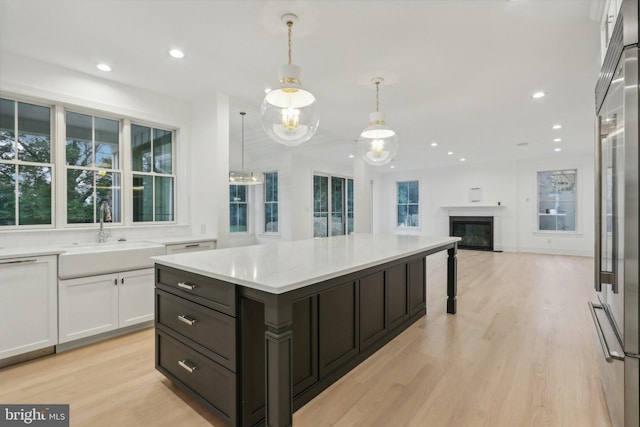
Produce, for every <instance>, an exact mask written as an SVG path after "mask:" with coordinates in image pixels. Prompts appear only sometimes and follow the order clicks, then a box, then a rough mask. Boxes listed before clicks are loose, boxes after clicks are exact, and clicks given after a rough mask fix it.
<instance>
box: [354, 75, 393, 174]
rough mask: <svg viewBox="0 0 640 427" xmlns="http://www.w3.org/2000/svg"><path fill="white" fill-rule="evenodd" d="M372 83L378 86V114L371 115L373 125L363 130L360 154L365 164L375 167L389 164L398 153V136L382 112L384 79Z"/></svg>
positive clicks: (359, 140)
mask: <svg viewBox="0 0 640 427" xmlns="http://www.w3.org/2000/svg"><path fill="white" fill-rule="evenodd" d="M371 81H372V82H373V83H374V84H375V85H376V112H375V113H371V114H370V115H369V119H370V120H371V125H369V127H367V128H365V129H363V130H362V132H361V133H360V138H359V139H358V153H359V154H360V156H362V158H363V159H364V161H365V162H367V163H369V164H370V165H373V166H380V165H385V164H387V163H389V162H390V161H391V160H393V158H394V157H395V156H396V154H397V153H398V147H399V144H398V135H397V134H396V132H395V131H394V130H393V129H391V128H390V127H389V126H387V125H385V122H384V113H381V112H380V83H382V82H383V81H384V79H383V78H382V77H375V78H373V79H371Z"/></svg>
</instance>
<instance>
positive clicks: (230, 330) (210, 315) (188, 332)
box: [156, 289, 236, 371]
mask: <svg viewBox="0 0 640 427" xmlns="http://www.w3.org/2000/svg"><path fill="white" fill-rule="evenodd" d="M156 319H157V321H158V323H160V324H162V325H164V326H167V327H168V328H170V329H172V330H173V331H176V332H178V333H180V334H182V335H183V336H185V337H186V338H188V339H190V340H192V341H194V342H195V343H196V344H199V345H201V346H203V347H205V348H207V349H208V350H211V351H212V352H213V353H214V354H213V355H212V356H213V357H212V359H213V360H215V361H216V362H218V363H220V364H221V365H223V366H225V367H227V368H229V369H231V370H232V371H235V370H236V319H235V318H234V317H231V316H228V315H226V314H223V313H220V312H217V311H215V310H212V309H210V308H207V307H204V306H202V305H200V304H196V303H194V302H191V301H189V300H186V299H184V298H180V297H178V296H175V295H172V294H170V293H168V292H164V291H162V290H159V289H156Z"/></svg>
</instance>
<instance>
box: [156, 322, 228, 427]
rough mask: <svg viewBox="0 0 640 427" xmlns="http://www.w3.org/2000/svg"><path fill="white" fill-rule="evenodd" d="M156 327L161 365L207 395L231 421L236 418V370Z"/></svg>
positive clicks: (163, 368)
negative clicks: (220, 363) (218, 362)
mask: <svg viewBox="0 0 640 427" xmlns="http://www.w3.org/2000/svg"><path fill="white" fill-rule="evenodd" d="M156 331H157V335H156V340H157V342H156V352H157V355H156V364H157V367H158V369H160V370H161V371H164V372H165V373H168V374H170V375H171V377H173V379H177V380H178V381H179V382H180V383H182V385H184V386H186V387H187V388H188V389H190V390H191V391H192V392H194V393H195V394H197V395H198V396H200V397H201V398H202V399H204V400H205V401H206V402H207V403H208V404H209V405H211V407H213V408H214V409H216V411H217V412H218V413H219V415H221V416H222V417H223V418H225V419H226V421H227V422H229V424H230V425H235V423H236V420H237V408H236V390H237V385H236V374H235V373H233V372H231V371H229V370H228V369H226V368H224V367H222V366H220V365H219V364H217V363H216V362H214V361H213V360H211V359H209V358H207V357H206V356H204V355H203V354H201V353H199V352H197V351H195V350H193V349H192V348H190V347H188V346H186V345H184V344H183V343H181V342H179V341H177V340H175V339H173V338H172V337H170V336H168V335H166V334H164V333H162V332H161V331H158V330H156Z"/></svg>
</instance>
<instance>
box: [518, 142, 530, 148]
mask: <svg viewBox="0 0 640 427" xmlns="http://www.w3.org/2000/svg"><path fill="white" fill-rule="evenodd" d="M516 145H517V146H518V147H524V146H525V145H529V143H528V142H518V143H517V144H516Z"/></svg>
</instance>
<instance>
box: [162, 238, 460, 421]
mask: <svg viewBox="0 0 640 427" xmlns="http://www.w3.org/2000/svg"><path fill="white" fill-rule="evenodd" d="M459 240H460V239H459V238H457V237H425V236H406V235H391V234H355V235H349V236H338V237H332V238H326V239H309V240H299V241H288V242H279V243H272V244H265V245H255V246H246V247H239V248H228V249H217V250H212V251H203V252H196V253H188V254H177V255H167V256H160V257H155V258H154V260H155V262H156V367H157V369H158V370H159V371H160V372H162V373H163V374H164V375H166V376H167V377H168V378H170V379H171V380H172V381H173V382H174V383H176V384H177V385H178V386H180V387H182V388H184V389H186V390H187V391H189V392H190V393H191V394H193V395H194V396H196V397H197V398H198V399H199V400H201V401H202V402H203V403H204V404H205V405H206V406H207V407H209V408H210V409H212V410H213V411H215V412H216V413H217V414H218V415H220V416H221V417H222V418H223V419H225V420H226V421H227V422H228V423H229V424H231V425H242V426H253V425H256V424H260V423H265V424H266V425H267V426H277V427H280V426H289V425H291V424H292V414H293V412H294V411H295V410H297V409H298V408H300V407H301V406H303V405H304V404H305V403H306V402H308V401H309V400H311V399H312V398H313V397H315V396H316V395H318V394H319V393H320V392H321V391H322V390H324V389H326V388H327V387H328V386H329V385H331V384H332V383H333V382H335V381H336V380H337V379H339V378H340V377H342V376H343V375H345V374H346V373H347V372H349V371H350V370H351V369H353V368H354V367H355V366H357V365H358V364H359V363H361V362H362V361H363V360H365V359H366V358H367V357H369V356H370V355H372V354H373V353H375V351H377V350H378V349H379V348H381V347H382V346H383V345H385V344H386V343H387V342H389V341H390V340H391V339H393V338H394V337H395V336H397V335H398V334H399V333H400V332H402V331H403V330H405V329H406V328H407V327H409V326H410V325H411V324H412V323H414V322H415V321H416V320H417V319H419V318H420V317H422V316H424V315H425V313H426V256H427V255H430V254H433V253H436V252H440V251H445V250H446V251H447V252H448V259H447V269H448V274H447V312H448V313H451V314H455V312H456V274H457V273H456V251H457V242H458V241H459Z"/></svg>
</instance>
